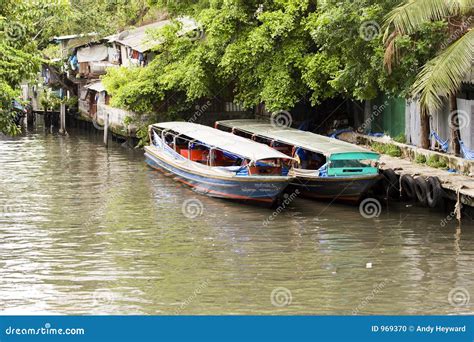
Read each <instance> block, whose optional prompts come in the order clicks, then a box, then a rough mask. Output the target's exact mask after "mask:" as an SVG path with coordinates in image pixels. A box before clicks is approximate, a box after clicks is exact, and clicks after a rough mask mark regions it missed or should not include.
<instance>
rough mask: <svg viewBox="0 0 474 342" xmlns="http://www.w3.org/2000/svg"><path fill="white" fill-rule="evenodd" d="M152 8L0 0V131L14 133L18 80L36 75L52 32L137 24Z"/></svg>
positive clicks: (103, 30)
mask: <svg viewBox="0 0 474 342" xmlns="http://www.w3.org/2000/svg"><path fill="white" fill-rule="evenodd" d="M151 12H153V9H152V8H151V7H150V6H149V4H148V1H146V0H131V1H129V0H127V1H125V0H72V1H69V0H34V1H33V0H1V1H0V132H4V133H7V134H15V133H17V132H18V127H16V126H15V124H14V123H13V120H12V119H13V115H14V114H13V113H12V111H11V103H12V100H13V99H14V98H18V96H19V85H20V83H21V82H25V81H26V82H27V81H30V80H34V78H35V77H36V75H37V73H38V71H39V68H40V66H41V63H42V62H44V60H43V51H44V52H45V54H46V55H48V56H50V55H51V56H53V57H56V55H57V51H56V50H57V49H52V48H51V45H50V44H51V39H52V38H53V37H54V36H55V35H61V34H74V33H89V32H96V33H98V34H99V35H104V34H109V33H112V32H116V31H117V30H120V29H123V28H124V27H127V26H129V25H137V24H141V23H142V22H143V20H146V19H147V17H148V15H150V14H152V13H151Z"/></svg>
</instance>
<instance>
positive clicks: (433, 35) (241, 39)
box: [104, 0, 445, 115]
mask: <svg viewBox="0 0 474 342" xmlns="http://www.w3.org/2000/svg"><path fill="white" fill-rule="evenodd" d="M398 3H399V1H393V0H385V1H373V0H355V1H344V2H340V1H335V0H328V1H315V0H299V1H296V0H277V1H261V0H260V1H217V0H214V1H184V2H181V1H180V2H170V1H155V2H154V5H156V6H163V7H164V8H165V9H166V10H167V11H168V12H169V13H171V14H172V15H174V16H178V15H191V16H193V17H194V18H196V20H197V21H198V22H199V23H200V25H201V28H202V34H194V35H191V37H190V36H184V37H180V36H178V35H177V34H176V33H177V32H179V27H174V28H167V29H166V30H165V31H163V32H160V33H157V34H161V35H162V36H163V37H164V38H165V43H164V44H163V45H160V46H158V47H157V52H159V54H158V56H157V57H156V58H155V59H154V61H153V62H152V63H150V65H149V66H147V67H146V68H144V69H131V70H130V69H129V70H123V69H119V70H114V71H111V72H109V74H108V75H107V76H106V77H105V79H104V83H105V85H106V87H107V89H108V90H109V92H110V93H111V94H112V96H113V104H114V105H116V106H120V107H123V108H126V109H130V110H133V111H135V112H139V113H161V114H162V115H164V114H165V112H166V114H168V115H169V114H170V113H176V112H178V111H179V110H181V109H183V108H186V107H190V106H191V105H192V103H193V102H194V101H196V100H198V99H200V98H204V97H207V98H214V97H215V96H219V95H223V94H227V90H228V89H230V91H231V92H232V94H231V95H232V97H233V99H234V100H235V101H237V102H240V103H242V104H243V105H244V106H245V107H247V108H251V107H253V106H256V105H258V104H260V103H265V105H266V108H267V109H268V110H270V111H275V110H280V109H285V110H287V109H291V108H292V107H294V106H295V105H296V104H297V103H299V102H301V101H306V100H308V101H310V102H311V104H313V105H316V104H318V103H320V102H321V101H323V100H325V99H328V98H332V97H334V96H341V95H342V96H344V97H347V98H351V99H356V100H364V99H372V98H374V97H376V96H377V95H378V93H379V92H380V91H384V92H386V93H388V94H391V95H396V96H404V95H406V94H407V93H408V92H409V89H410V87H411V85H412V84H413V81H414V76H415V75H416V73H417V72H418V70H419V68H420V67H421V66H422V65H423V64H424V62H425V61H426V60H428V59H429V58H430V57H431V56H432V55H433V54H434V53H435V52H436V49H437V46H438V45H439V44H440V42H441V39H442V37H443V35H444V30H445V24H444V23H442V22H432V23H429V24H426V25H424V26H423V27H422V28H421V29H420V31H419V33H418V34H414V35H410V36H408V35H400V36H399V37H398V38H397V40H398V46H399V47H400V50H401V52H402V53H403V54H404V58H403V60H401V61H400V63H399V65H398V66H397V67H396V68H395V69H394V70H393V71H392V72H391V73H389V72H388V71H387V69H386V68H385V67H384V63H383V59H384V45H383V42H382V34H381V26H382V23H383V19H384V16H385V15H386V14H387V13H388V12H389V11H390V10H391V9H392V8H393V7H394V6H395V5H397V4H398ZM176 26H178V24H176ZM196 38H200V39H196Z"/></svg>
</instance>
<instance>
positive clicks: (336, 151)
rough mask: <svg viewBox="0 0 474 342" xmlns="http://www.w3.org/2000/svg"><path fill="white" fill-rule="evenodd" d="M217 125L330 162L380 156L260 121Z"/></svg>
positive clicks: (352, 146) (234, 121) (335, 141)
mask: <svg viewBox="0 0 474 342" xmlns="http://www.w3.org/2000/svg"><path fill="white" fill-rule="evenodd" d="M216 125H219V126H224V127H229V128H231V129H234V128H235V129H237V130H239V131H242V132H245V133H248V134H252V135H256V136H260V137H263V138H267V139H269V140H274V141H277V142H280V143H283V144H288V145H292V146H297V147H301V148H303V149H305V150H308V151H312V152H316V153H321V154H323V155H325V156H326V157H329V160H354V159H359V160H360V159H378V158H379V157H380V155H379V154H378V153H376V152H372V151H370V150H367V149H365V148H362V147H360V146H357V145H354V144H350V143H347V142H345V141H341V140H337V139H334V138H330V137H326V136H323V135H319V134H315V133H311V132H306V131H300V130H298V129H294V128H290V127H275V126H273V125H272V124H270V123H268V122H264V121H258V120H223V121H217V122H216Z"/></svg>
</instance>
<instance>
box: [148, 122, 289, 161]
mask: <svg viewBox="0 0 474 342" xmlns="http://www.w3.org/2000/svg"><path fill="white" fill-rule="evenodd" d="M152 126H153V127H156V128H162V129H169V130H172V131H175V132H176V133H179V134H182V135H185V136H187V137H189V138H192V139H195V140H198V141H200V142H202V143H204V144H206V145H208V146H211V147H215V148H218V149H222V150H224V151H227V152H230V153H233V154H236V155H238V156H241V157H244V158H247V159H250V160H252V161H257V160H263V159H274V158H278V159H293V158H290V157H288V156H287V155H286V154H283V153H281V152H278V151H277V150H274V149H273V148H271V147H269V146H267V145H265V144H260V143H257V142H255V141H252V140H249V139H245V138H242V137H239V136H237V135H234V134H231V133H227V132H223V131H220V130H218V129H215V128H212V127H208V126H203V125H199V124H195V123H190V122H184V121H183V122H181V121H175V122H162V123H157V124H154V125H152Z"/></svg>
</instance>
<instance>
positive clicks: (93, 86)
mask: <svg viewBox="0 0 474 342" xmlns="http://www.w3.org/2000/svg"><path fill="white" fill-rule="evenodd" d="M84 88H86V89H89V90H94V91H97V92H99V93H100V92H101V91H105V87H104V85H103V84H102V82H101V81H99V82H94V83H91V84H88V85H86V86H84Z"/></svg>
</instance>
